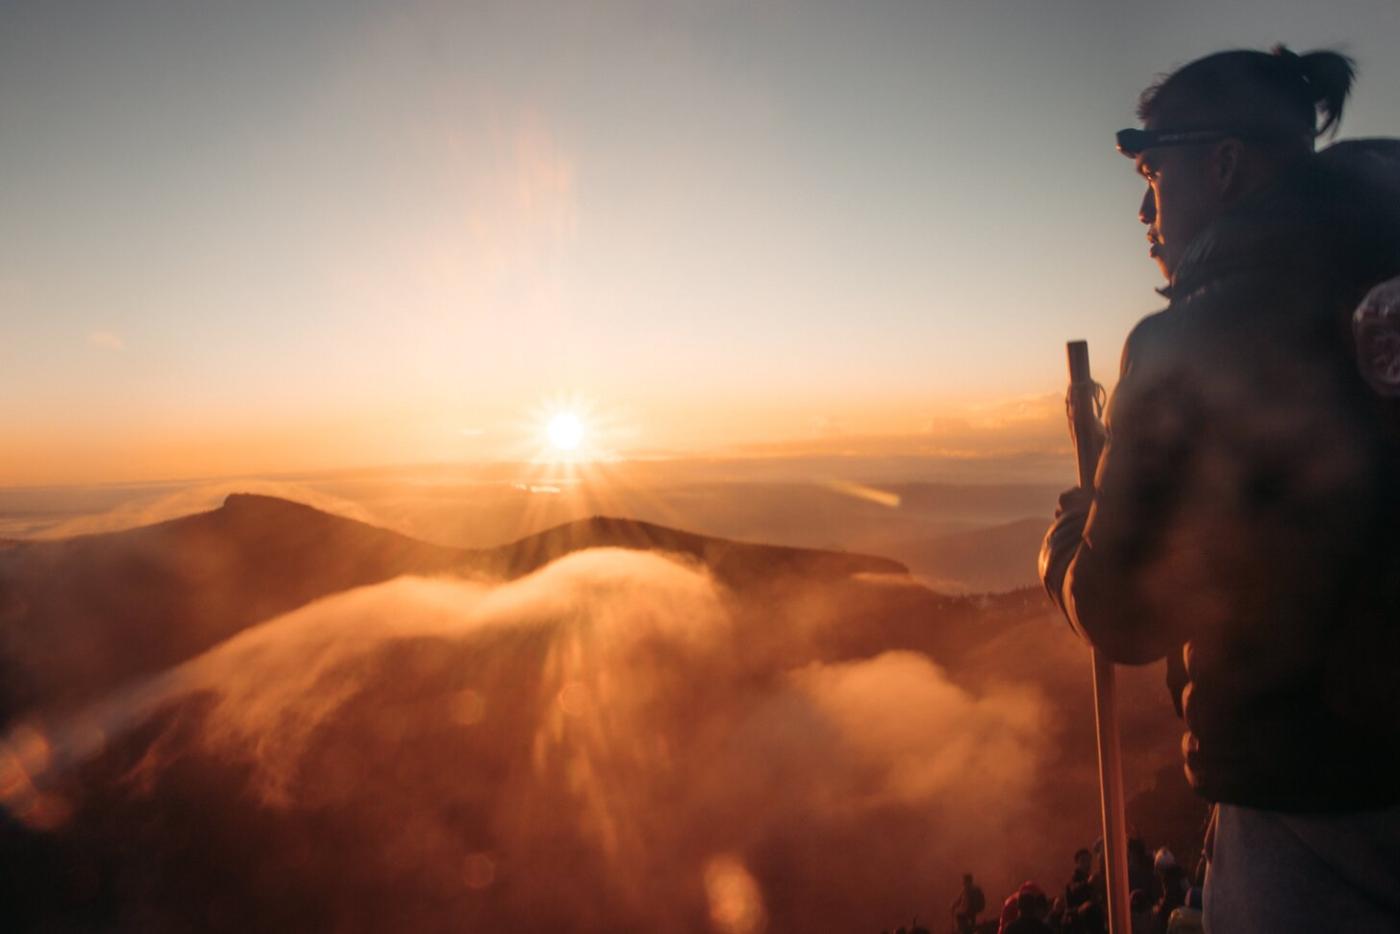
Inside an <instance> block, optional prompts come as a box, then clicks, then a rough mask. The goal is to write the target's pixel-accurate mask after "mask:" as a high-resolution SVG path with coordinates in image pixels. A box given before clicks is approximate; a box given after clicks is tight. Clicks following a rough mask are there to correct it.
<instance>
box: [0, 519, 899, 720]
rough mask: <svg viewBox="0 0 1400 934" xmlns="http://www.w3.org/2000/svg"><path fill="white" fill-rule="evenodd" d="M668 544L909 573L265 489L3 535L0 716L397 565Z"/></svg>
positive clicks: (811, 572) (614, 526)
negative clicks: (96, 523)
mask: <svg viewBox="0 0 1400 934" xmlns="http://www.w3.org/2000/svg"><path fill="white" fill-rule="evenodd" d="M596 547H621V548H631V549H643V550H649V551H663V552H671V553H678V554H682V555H685V556H688V557H690V558H693V559H695V560H696V561H698V562H699V563H701V564H704V565H706V566H708V567H709V568H710V569H711V570H712V571H713V572H714V573H715V574H716V576H717V577H719V578H720V579H721V580H723V581H725V582H726V583H728V584H730V585H731V586H743V585H746V584H752V583H755V582H757V581H759V580H768V579H772V578H774V577H781V576H787V575H799V576H806V577H816V578H829V579H837V578H840V577H843V576H849V575H852V574H857V573H862V572H878V573H888V574H903V573H907V572H906V571H905V569H904V567H903V566H902V565H899V564H898V563H896V562H893V561H888V560H885V559H881V558H869V557H863V556H856V555H844V554H837V553H832V552H819V551H809V550H805V549H796V548H778V547H771V546H764V545H749V544H742V543H739V542H730V541H725V540H722V539H714V538H706V537H704V536H700V535H692V534H690V533H686V532H681V531H678V530H674V529H668V528H665V527H662V526H657V525H652V524H649V523H643V522H634V521H630V520H623V519H606V518H595V519H588V520H582V521H579V522H573V523H569V524H567V525H563V526H560V527H558V528H555V529H550V530H548V531H545V532H542V533H540V534H538V535H533V536H529V537H527V538H524V539H521V540H519V541H516V542H513V543H510V544H506V545H502V546H500V547H499V548H495V549H483V550H468V549H459V548H448V547H444V546H439V545H433V544H428V543H426V542H421V541H418V540H415V539H412V538H409V537H407V536H404V535H400V534H398V533H397V532H392V531H389V530H387V529H382V528H377V527H375V526H371V525H367V524H365V523H362V522H358V521H355V520H352V519H346V518H343V517H340V516H334V515H330V514H328V513H324V512H321V511H319V510H316V509H313V508H311V507H309V506H304V505H302V504H300V503H294V502H290V501H288V500H284V499H278V498H275V497H269V496H257V495H251V494H234V495H231V496H229V497H228V498H227V499H226V500H225V502H224V504H223V506H222V507H220V508H219V509H215V510H213V511H211V512H205V513H199V514H196V515H191V516H185V517H183V518H179V519H173V520H170V521H168V522H162V523H159V524H156V525H151V526H145V527H143V528H138V529H131V530H128V531H122V532H112V533H106V534H98V535H85V536H79V537H77V538H71V539H63V540H58V541H36V542H14V543H10V544H9V546H8V547H5V548H0V723H3V722H4V720H7V719H8V718H9V717H10V716H12V715H14V714H15V713H17V712H19V711H22V710H25V709H28V708H30V707H34V706H37V705H40V704H42V705H44V706H52V705H58V706H68V705H70V704H73V703H76V702H80V701H82V700H84V699H87V698H91V697H93V696H95V695H97V694H100V693H102V692H103V691H105V690H108V689H111V688H113V687H115V686H117V685H119V684H121V683H123V682H125V681H127V680H130V679H132V678H134V677H137V676H140V675H144V674H150V673H153V672H155V671H159V670H162V669H164V668H167V667H169V666H170V665H173V664H176V663H178V662H180V661H183V660H185V659H187V658H190V657H192V656H194V655H197V654H198V653H200V652H202V651H204V650H205V649H207V648H209V647H211V646H213V645H215V644H217V643H219V642H221V641H223V640H224V639H227V638H228V637H229V636H231V635H233V634H234V633H237V632H239V631H241V630H243V629H246V628H247V627H249V626H252V625H254V624H256V623H259V622H261V621H263V620H266V619H270V618H271V617H274V616H277V615H279V614H282V613H285V612H288V611H289V610H292V609H295V608H297V607H299V606H303V605H305V604H307V603H309V602H311V601H313V600H316V599H319V598H321V597H325V596H328V595H330V594H334V593H338V592H340V591H344V590H348V589H350V588H353V587H362V586H365V585H369V584H375V583H379V582H381V581H385V580H389V579H391V578H394V577H398V576H400V575H403V574H420V575H433V574H460V575H472V576H477V575H487V576H504V577H516V576H519V575H521V574H525V573H528V572H530V571H532V570H534V569H536V568H538V567H540V566H542V565H543V564H546V563H548V562H549V561H551V560H554V559H555V558H558V557H561V556H563V555H565V554H568V553H569V552H573V551H578V550H582V549H585V548H596Z"/></svg>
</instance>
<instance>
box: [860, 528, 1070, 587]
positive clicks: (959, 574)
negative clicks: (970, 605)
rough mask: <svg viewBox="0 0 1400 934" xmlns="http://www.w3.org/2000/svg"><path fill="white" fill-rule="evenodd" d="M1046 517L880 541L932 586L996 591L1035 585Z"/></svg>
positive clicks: (889, 552)
mask: <svg viewBox="0 0 1400 934" xmlns="http://www.w3.org/2000/svg"><path fill="white" fill-rule="evenodd" d="M1049 524H1050V520H1049V519H1048V518H1039V517H1037V518H1029V519H1018V520H1016V521H1015V522H1007V523H1004V524H1002V525H994V526H990V527H988V528H978V529H972V530H970V531H961V532H951V533H948V534H944V535H934V536H926V537H921V538H912V539H903V540H896V541H890V542H887V543H885V546H884V548H885V552H886V553H887V554H890V555H892V556H894V557H896V558H898V559H899V560H901V561H903V562H905V563H907V564H908V566H909V569H910V570H911V571H912V572H913V573H915V574H917V575H918V576H919V577H921V578H923V579H924V580H926V581H928V582H929V583H930V585H931V586H933V587H941V588H948V589H953V590H956V591H960V592H970V593H997V592H1000V591H1004V590H1012V589H1014V588H1017V587H1027V586H1036V585H1038V583H1039V581H1038V580H1037V579H1036V570H1035V562H1036V556H1037V555H1038V553H1039V551H1040V540H1041V538H1042V537H1043V536H1044V535H1045V529H1046V528H1047V527H1048V526H1049Z"/></svg>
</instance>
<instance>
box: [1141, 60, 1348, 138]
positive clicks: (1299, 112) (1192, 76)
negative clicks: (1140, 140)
mask: <svg viewBox="0 0 1400 934" xmlns="http://www.w3.org/2000/svg"><path fill="white" fill-rule="evenodd" d="M1355 80H1356V63H1355V62H1354V61H1353V60H1352V59H1350V58H1349V57H1347V56H1345V55H1343V54H1341V53H1340V52H1331V51H1317V52H1307V53H1305V54H1303V55H1299V54H1298V53H1296V52H1294V51H1292V50H1291V49H1289V48H1287V47H1286V46H1283V45H1278V46H1275V47H1274V48H1273V50H1272V51H1271V52H1258V51H1253V50H1249V49H1236V50H1233V51H1228V52H1217V53H1216V54H1214V55H1209V56H1206V57H1205V58H1202V59H1198V60H1196V61H1194V62H1191V63H1190V64H1188V65H1185V66H1183V67H1182V68H1179V69H1178V70H1177V71H1175V72H1173V73H1172V74H1170V75H1167V76H1166V77H1165V78H1163V79H1162V80H1161V81H1159V82H1158V83H1156V84H1154V85H1153V86H1152V87H1150V88H1148V89H1147V90H1146V91H1144V92H1143V94H1142V97H1141V99H1140V100H1139V102H1138V116H1139V117H1141V118H1142V119H1143V121H1144V122H1145V121H1147V120H1149V119H1152V118H1159V119H1161V120H1165V121H1166V122H1168V123H1170V124H1172V125H1178V124H1179V125H1181V126H1183V127H1186V126H1189V127H1196V126H1209V125H1213V124H1214V125H1221V126H1254V127H1259V126H1261V125H1262V126H1265V127H1268V126H1273V127H1276V128H1277V129H1278V130H1279V131H1286V132H1288V133H1293V132H1296V133H1297V134H1298V135H1299V138H1300V139H1302V140H1306V141H1307V142H1308V145H1309V146H1311V140H1312V139H1314V138H1316V137H1318V136H1321V135H1323V134H1325V133H1333V134H1335V133H1336V131H1337V128H1338V125H1339V124H1340V123H1341V119H1342V109H1343V108H1344V106H1345V105H1346V100H1347V96H1348V95H1349V94H1350V93H1351V88H1352V84H1353V83H1354V82H1355Z"/></svg>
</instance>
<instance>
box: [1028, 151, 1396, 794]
mask: <svg viewBox="0 0 1400 934" xmlns="http://www.w3.org/2000/svg"><path fill="white" fill-rule="evenodd" d="M1396 275H1400V142H1397V141H1390V140H1367V141H1353V142H1347V143H1340V144H1337V145H1335V146H1333V147H1331V148H1330V149H1328V150H1325V151H1324V152H1321V153H1319V154H1317V155H1316V156H1312V157H1310V158H1309V159H1307V160H1306V161H1305V162H1304V163H1302V164H1300V165H1299V166H1298V167H1296V168H1295V169H1294V170H1293V171H1292V172H1290V173H1289V174H1288V175H1286V176H1285V177H1284V178H1283V179H1282V180H1281V181H1280V182H1279V183H1278V184H1276V185H1275V186H1273V187H1272V188H1271V189H1270V190H1268V191H1265V192H1261V193H1259V194H1258V195H1256V196H1253V197H1251V198H1249V199H1247V200H1246V201H1244V202H1241V203H1240V204H1238V205H1237V206H1235V207H1234V208H1233V209H1232V210H1231V211H1229V212H1228V213H1227V214H1226V215H1224V216H1222V217H1221V218H1219V219H1218V220H1217V221H1216V222H1215V223H1213V224H1212V225H1211V226H1210V227H1209V228H1207V229H1206V230H1205V231H1203V232H1202V234H1201V235H1200V236H1199V237H1198V238H1197V239H1196V240H1195V241H1193V242H1192V244H1191V245H1190V247H1189V248H1188V250H1187V253H1186V256H1185V257H1184V258H1183V260H1182V261H1181V263H1180V264H1179V267H1178V269H1177V273H1176V275H1175V277H1174V278H1173V281H1172V283H1171V286H1170V288H1169V290H1167V295H1168V298H1169V299H1170V305H1169V307H1168V308H1167V309H1166V310H1165V311H1163V312H1159V313H1157V314H1155V315H1152V316H1150V317H1148V318H1146V319H1144V320H1143V321H1142V322H1141V323H1140V324H1139V325H1138V326H1137V327H1136V328H1135V329H1134V331H1133V332H1132V334H1131V335H1130V336H1129V338H1128V342H1127V344H1126V346H1125V347H1124V352H1123V361H1122V371H1121V375H1120V379H1119V384H1118V387H1117V389H1116V390H1115V393H1114V397H1113V400H1112V402H1111V404H1110V406H1109V409H1108V412H1107V418H1106V425H1107V431H1108V441H1107V445H1106V447H1105V450H1104V454H1103V456H1102V458H1101V460H1100V462H1099V468H1098V474H1097V477H1096V482H1095V495H1094V504H1093V507H1092V510H1091V511H1090V514H1089V517H1088V522H1087V525H1086V526H1083V533H1082V540H1081V536H1080V535H1078V534H1076V532H1077V531H1078V525H1077V524H1078V523H1083V521H1084V520H1083V517H1082V516H1080V517H1078V518H1077V519H1076V517H1075V516H1073V515H1065V516H1063V517H1061V519H1060V520H1059V521H1058V522H1057V526H1056V527H1052V529H1051V533H1050V535H1049V536H1047V561H1046V565H1047V577H1046V585H1047V587H1048V588H1049V589H1050V590H1051V592H1052V596H1055V597H1056V598H1057V600H1059V601H1060V602H1061V605H1062V606H1063V607H1064V608H1065V610H1066V613H1067V615H1068V616H1069V618H1070V620H1071V622H1072V624H1073V625H1075V627H1076V628H1077V629H1078V630H1079V631H1080V632H1081V634H1083V635H1084V636H1086V637H1087V638H1088V639H1089V640H1091V641H1092V642H1093V643H1094V644H1095V645H1096V646H1098V647H1099V648H1100V649H1102V650H1103V651H1104V652H1106V653H1107V654H1108V655H1109V656H1110V657H1112V658H1113V659H1114V660H1115V661H1118V662H1121V663H1125V664H1141V663H1146V662H1151V661H1155V660H1157V659H1160V658H1162V657H1164V656H1166V657H1167V658H1168V659H1169V668H1170V671H1169V680H1170V681H1171V682H1172V683H1173V690H1174V693H1176V694H1177V698H1176V699H1177V701H1178V704H1179V707H1178V709H1179V710H1181V711H1182V712H1183V713H1184V716H1185V719H1186V722H1187V726H1188V728H1189V732H1188V733H1187V735H1186V737H1185V741H1184V743H1183V746H1184V749H1185V753H1186V765H1187V775H1188V777H1189V779H1190V780H1191V783H1192V785H1193V787H1194V788H1195V789H1196V790H1197V791H1198V792H1200V793H1201V794H1202V795H1204V796H1205V797H1207V798H1209V799H1210V800H1213V801H1226V802H1231V803H1236V804H1243V805H1250V806H1255V807H1261V808H1267V809H1272V810H1286V811H1332V810H1352V809H1363V808H1371V807H1381V806H1387V805H1392V804H1396V803H1400V688H1398V687H1397V686H1400V456H1397V449H1398V448H1400V437H1397V432H1396V430H1395V422H1394V411H1393V408H1394V405H1395V403H1394V401H1392V400H1383V399H1381V398H1380V397H1378V396H1377V395H1376V394H1375V393H1374V392H1372V391H1371V390H1370V388H1369V387H1368V386H1367V385H1366V383H1365V382H1364V380H1363V379H1362V378H1361V376H1360V374H1359V372H1358V369H1357V364H1356V359H1355V353H1354V350H1353V345H1352V337H1351V330H1350V321H1351V313H1352V310H1353V309H1354V308H1355V307H1356V305H1357V304H1358V303H1359V302H1360V300H1361V299H1362V297H1363V296H1364V295H1365V294H1366V292H1367V291H1368V290H1369V289H1370V288H1371V287H1373V286H1374V285H1376V284H1378V283H1380V282H1382V281H1385V280H1387V279H1390V278H1392V277H1394V276H1396ZM1183 647H1184V648H1183Z"/></svg>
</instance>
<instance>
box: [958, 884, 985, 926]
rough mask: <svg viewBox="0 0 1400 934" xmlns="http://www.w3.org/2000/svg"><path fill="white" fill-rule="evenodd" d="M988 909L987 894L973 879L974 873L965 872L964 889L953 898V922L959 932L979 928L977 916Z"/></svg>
mask: <svg viewBox="0 0 1400 934" xmlns="http://www.w3.org/2000/svg"><path fill="white" fill-rule="evenodd" d="M986 909H987V896H986V895H984V894H982V889H981V887H980V886H978V885H977V883H976V882H973V881H972V873H970V872H968V873H963V881H962V890H961V891H960V892H958V897H957V898H956V899H954V900H953V909H952V910H953V923H954V924H955V925H956V927H957V929H958V932H959V934H967V932H970V931H975V930H977V916H978V915H980V914H981V913H982V912H983V911H986Z"/></svg>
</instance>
